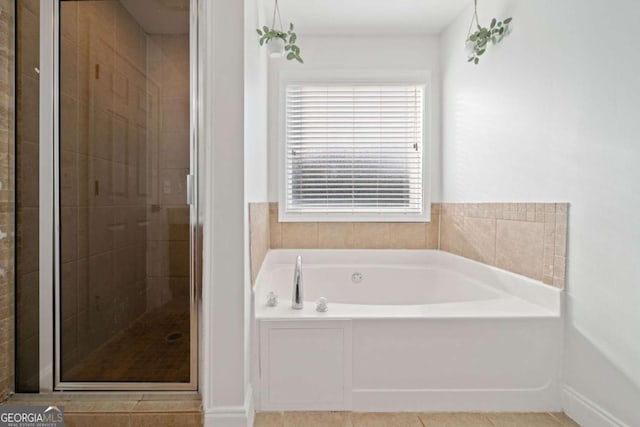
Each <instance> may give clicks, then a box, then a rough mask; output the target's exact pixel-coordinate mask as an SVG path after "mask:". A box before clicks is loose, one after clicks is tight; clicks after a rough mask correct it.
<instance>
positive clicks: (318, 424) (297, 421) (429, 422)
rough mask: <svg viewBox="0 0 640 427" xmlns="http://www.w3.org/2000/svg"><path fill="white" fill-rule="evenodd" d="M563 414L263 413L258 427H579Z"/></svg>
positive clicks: (257, 416) (256, 425)
mask: <svg viewBox="0 0 640 427" xmlns="http://www.w3.org/2000/svg"><path fill="white" fill-rule="evenodd" d="M575 426H578V424H577V423H575V422H574V421H573V420H572V419H570V418H569V417H567V416H566V415H565V414H563V413H525V414H511V413H500V414H493V413H426V414H422V413H362V414H361V413H351V412H284V413H283V412H262V413H258V414H256V419H255V423H254V427H575Z"/></svg>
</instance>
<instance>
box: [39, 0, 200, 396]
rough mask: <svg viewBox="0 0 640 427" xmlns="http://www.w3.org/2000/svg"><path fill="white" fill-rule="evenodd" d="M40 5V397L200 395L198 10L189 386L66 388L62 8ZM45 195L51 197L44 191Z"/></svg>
mask: <svg viewBox="0 0 640 427" xmlns="http://www.w3.org/2000/svg"><path fill="white" fill-rule="evenodd" d="M61 1H63V0H40V33H41V34H40V141H41V143H40V249H39V254H40V276H39V282H40V283H39V291H40V295H39V311H40V320H39V325H40V332H39V334H40V337H39V346H40V348H39V357H40V391H41V392H51V391H174V392H175V391H189V392H194V391H197V390H198V376H199V374H198V360H199V346H198V342H199V339H198V338H199V331H200V325H199V322H198V314H199V306H200V304H201V298H200V297H201V294H200V289H201V283H200V282H201V249H200V247H201V245H200V241H201V235H202V231H201V224H200V215H199V210H200V204H201V200H200V197H201V194H200V192H199V178H200V173H201V171H200V168H199V148H200V140H199V138H198V134H199V129H200V123H201V118H200V105H201V99H200V93H199V87H200V85H201V81H202V80H201V79H202V74H201V58H202V56H201V55H200V54H199V53H200V47H201V44H200V43H199V39H200V31H202V29H201V28H200V27H199V26H198V21H199V13H198V12H199V4H200V2H201V1H202V0H189V6H190V11H189V15H190V17H189V21H190V22H189V77H190V82H189V92H190V103H189V109H190V111H189V113H190V118H189V127H190V131H189V134H190V136H189V148H190V154H189V159H190V160H189V163H190V171H189V173H190V175H189V176H187V177H186V179H187V181H188V182H187V187H188V190H187V192H188V195H187V197H188V200H187V204H188V205H189V218H190V225H189V235H190V243H189V246H190V247H189V274H190V277H189V306H190V307H189V312H190V315H189V316H190V322H189V323H190V325H189V335H190V337H189V338H190V349H189V350H190V351H189V359H190V360H189V363H190V367H189V382H188V383H187V382H136V381H131V382H114V381H94V382H69V381H62V380H61V377H60V360H61V354H60V347H61V345H60V340H61V334H60V324H61V313H60V285H61V274H60V271H61V257H60V252H61V245H60V243H61V232H60V212H61V204H60V173H61V163H60V123H59V120H60V3H61ZM47 190H49V191H47Z"/></svg>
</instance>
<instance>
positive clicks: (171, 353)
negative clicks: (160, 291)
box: [62, 300, 190, 383]
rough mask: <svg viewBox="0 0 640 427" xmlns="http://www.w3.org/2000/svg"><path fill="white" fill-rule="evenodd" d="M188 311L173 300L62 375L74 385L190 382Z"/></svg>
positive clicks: (140, 319) (148, 314) (180, 303)
mask: <svg viewBox="0 0 640 427" xmlns="http://www.w3.org/2000/svg"><path fill="white" fill-rule="evenodd" d="M189 371H190V364H189V311H188V309H187V307H186V306H185V303H184V301H179V302H178V301H176V300H172V301H171V302H169V303H167V304H166V305H164V306H162V307H160V308H158V309H155V310H152V311H150V312H148V313H145V314H144V315H142V316H141V317H140V318H138V319H137V320H136V321H135V322H134V323H133V324H132V325H131V326H130V327H129V328H128V329H126V330H125V331H122V332H120V333H118V334H117V335H116V336H114V337H113V338H111V339H110V340H109V341H108V342H107V343H106V344H104V345H103V346H102V347H100V348H98V349H97V350H95V351H94V352H92V353H90V354H89V355H88V356H87V357H85V358H84V359H83V360H81V361H80V362H78V363H77V364H76V365H75V366H73V367H71V368H70V369H68V370H66V371H65V372H63V375H62V379H63V381H72V382H75V381H77V382H120V381H122V382H132V381H133V382H171V383H177V382H189Z"/></svg>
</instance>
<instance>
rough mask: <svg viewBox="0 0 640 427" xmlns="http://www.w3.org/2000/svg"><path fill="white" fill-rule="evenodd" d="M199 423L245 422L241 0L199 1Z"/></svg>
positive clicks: (247, 418) (231, 426)
mask: <svg viewBox="0 0 640 427" xmlns="http://www.w3.org/2000/svg"><path fill="white" fill-rule="evenodd" d="M200 7H201V11H200V25H201V37H202V39H201V40H200V46H201V58H200V59H201V61H202V67H203V68H202V71H201V72H202V77H201V79H202V85H203V87H202V88H201V94H202V118H201V128H202V129H201V135H200V138H201V141H202V143H203V146H204V148H205V150H204V151H203V152H202V153H201V156H203V157H204V162H205V164H204V169H205V174H206V177H205V179H204V181H205V182H204V186H203V188H204V189H206V194H205V195H204V196H205V197H204V203H205V211H204V219H203V260H204V261H203V285H202V316H201V319H202V341H201V343H200V351H201V355H200V358H201V364H200V367H201V371H202V372H201V382H200V389H201V392H202V404H203V409H204V415H205V426H216V427H218V426H220V427H227V426H228V427H235V426H246V425H248V424H250V420H251V414H250V412H251V407H250V401H251V399H250V393H249V392H250V387H249V386H248V379H249V378H248V373H247V370H248V361H247V358H246V357H245V356H246V354H247V351H248V349H247V346H248V338H247V331H248V325H247V317H248V314H249V311H248V292H249V288H248V287H247V286H246V267H245V251H246V240H245V233H246V208H245V206H246V200H245V183H244V180H245V176H244V175H245V170H244V162H245V153H244V150H245V148H244V142H245V141H244V114H245V110H244V62H243V61H244V38H245V35H244V20H245V16H244V2H241V1H237V0H207V1H203V2H200Z"/></svg>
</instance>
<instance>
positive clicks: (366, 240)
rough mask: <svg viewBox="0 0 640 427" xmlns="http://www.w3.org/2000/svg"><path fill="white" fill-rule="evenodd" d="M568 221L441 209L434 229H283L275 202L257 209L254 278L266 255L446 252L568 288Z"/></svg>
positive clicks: (452, 206) (485, 209) (494, 209)
mask: <svg viewBox="0 0 640 427" xmlns="http://www.w3.org/2000/svg"><path fill="white" fill-rule="evenodd" d="M267 209H268V212H267ZM567 214H568V204H567V203H443V204H433V205H432V207H431V222H429V223H401V222H379V223H372V222H340V223H333V222H279V221H278V204H277V203H269V204H268V207H267V204H266V203H256V204H251V206H250V216H251V220H250V222H251V271H252V279H255V277H256V276H257V272H258V271H259V269H260V266H261V265H262V261H263V260H264V256H265V255H266V251H267V250H268V249H293V248H300V249H440V250H444V251H447V252H451V253H454V254H456V255H460V256H463V257H466V258H470V259H473V260H475V261H479V262H482V263H484V264H489V265H494V266H496V267H499V268H502V269H504V270H508V271H512V272H514V273H518V274H522V275H523V276H527V277H531V278H533V279H536V280H540V281H542V282H543V283H545V284H548V285H553V286H555V287H558V288H562V287H564V277H565V263H566V242H567ZM267 215H268V218H265V217H266V216H267ZM265 239H266V241H265Z"/></svg>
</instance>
